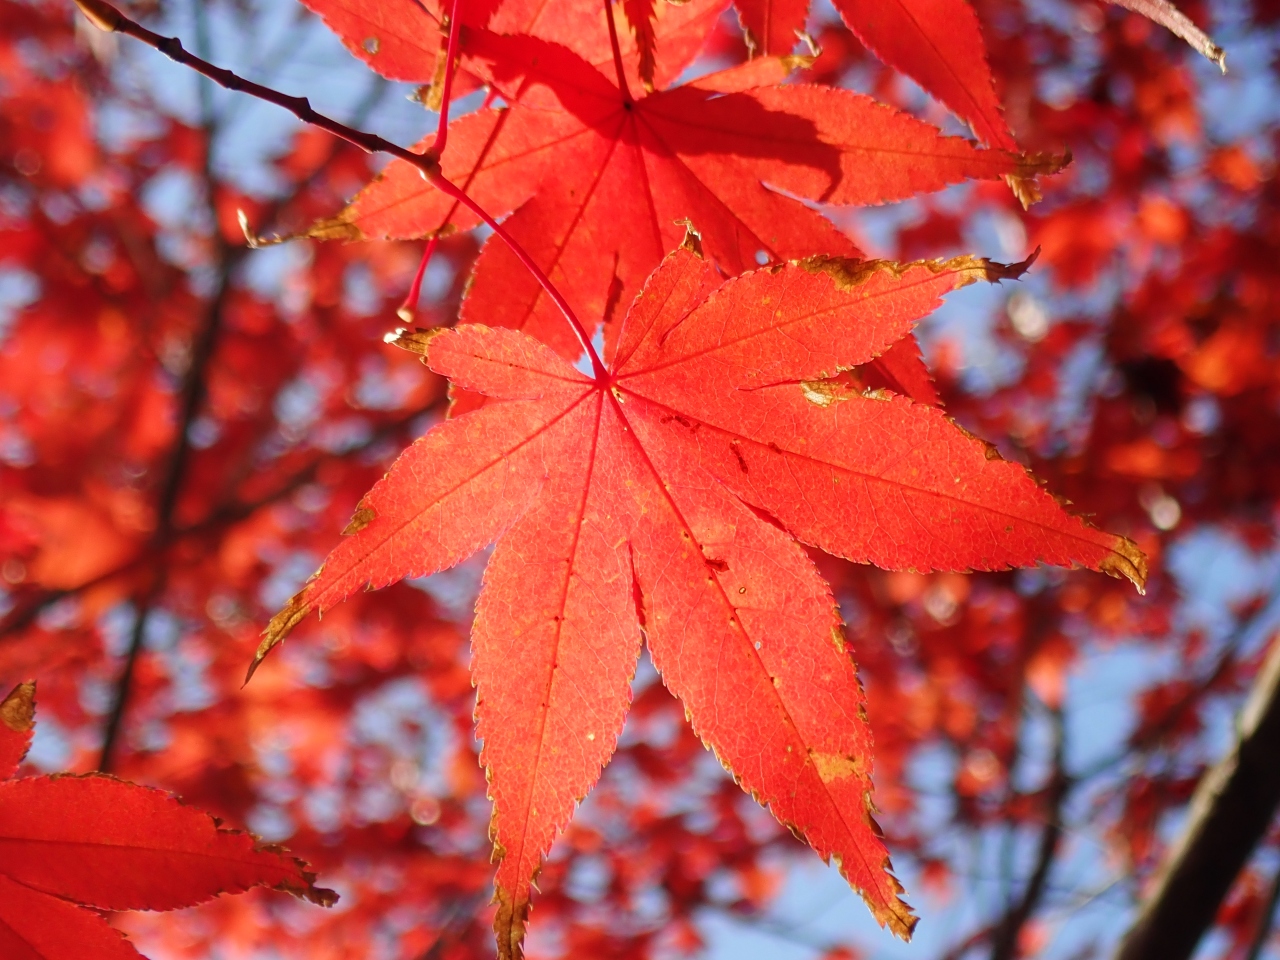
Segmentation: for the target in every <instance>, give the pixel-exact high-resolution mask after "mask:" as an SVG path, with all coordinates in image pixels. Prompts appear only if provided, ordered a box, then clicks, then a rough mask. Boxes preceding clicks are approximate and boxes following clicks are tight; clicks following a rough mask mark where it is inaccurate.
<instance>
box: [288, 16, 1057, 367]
mask: <svg viewBox="0 0 1280 960" xmlns="http://www.w3.org/2000/svg"><path fill="white" fill-rule="evenodd" d="M695 3H696V0H695ZM690 6H693V4H691V5H690ZM662 8H663V9H664V10H665V8H666V5H662ZM677 9H680V8H677ZM602 16H603V15H602V14H601V17H602ZM670 16H671V14H665V13H664V16H663V17H662V18H660V19H659V20H658V21H657V27H656V29H657V31H658V32H657V38H658V39H657V44H658V45H657V51H658V56H659V65H660V66H661V64H662V62H663V59H662V58H663V56H664V50H665V48H666V43H667V39H666V38H667V34H665V33H664V32H663V29H664V28H663V24H664V23H666V20H667V18H668V17H670ZM579 32H580V34H581V36H583V37H585V38H586V39H585V40H580V41H578V42H577V44H576V47H575V48H574V49H570V48H569V47H568V46H566V45H563V44H561V43H557V42H551V41H549V40H547V39H545V38H544V37H539V36H532V35H520V36H504V35H499V34H497V33H495V32H489V31H482V30H469V31H468V32H467V33H466V35H465V39H464V49H465V50H466V51H467V53H468V55H467V56H466V57H464V63H465V64H466V65H467V66H468V68H469V69H471V70H472V71H473V72H475V73H476V74H477V75H478V76H481V77H483V78H484V79H485V80H486V81H487V82H489V83H490V84H491V85H492V86H493V88H494V89H495V90H496V91H497V92H498V93H500V95H501V96H502V98H503V99H504V100H505V101H506V103H507V106H505V107H503V108H495V109H485V110H481V111H479V112H477V113H473V114H470V115H468V116H465V117H462V118H461V119H459V120H456V121H455V122H454V123H453V124H452V125H451V127H450V131H451V132H450V134H449V146H448V150H447V151H446V152H445V155H444V157H443V159H442V167H443V172H444V173H445V175H446V176H447V177H449V178H450V179H451V180H453V181H454V182H455V183H457V184H459V185H460V186H461V187H463V188H464V189H465V190H466V191H467V192H468V193H469V194H470V196H471V197H472V198H473V199H474V200H475V201H476V202H477V203H479V204H480V206H481V207H483V208H484V209H486V210H487V211H488V212H489V213H490V214H493V215H495V216H501V215H503V214H506V213H508V212H511V211H514V212H512V213H511V216H510V217H509V219H508V220H507V223H506V227H507V229H508V230H509V231H510V233H511V235H512V236H513V237H514V238H515V240H516V241H517V242H519V243H520V244H521V245H522V246H523V247H524V248H525V249H526V250H527V251H529V253H530V254H531V255H532V257H533V259H534V260H535V261H537V262H538V264H539V265H540V266H541V267H542V268H543V269H544V270H545V271H546V273H547V274H548V275H549V276H550V278H551V280H552V282H553V283H554V284H555V285H556V287H557V288H558V289H559V290H560V292H561V293H562V294H564V296H565V297H566V298H567V300H568V301H569V303H570V304H571V305H572V306H573V308H574V309H575V310H576V311H579V312H580V313H582V314H583V315H586V316H592V317H602V318H603V319H604V323H605V328H606V330H605V333H606V340H608V341H610V342H611V341H612V339H613V337H614V336H615V335H616V330H615V329H614V327H615V326H616V324H615V323H613V320H614V318H615V317H616V316H618V314H619V311H620V308H621V307H622V306H624V305H625V304H627V303H629V302H630V301H631V299H632V298H633V297H634V296H635V294H636V292H637V291H638V290H639V288H640V285H641V283H642V282H643V280H644V278H645V277H646V276H647V275H648V274H649V273H650V271H652V270H653V269H654V268H655V267H656V266H657V264H658V263H659V262H660V260H661V258H662V254H663V252H664V251H665V250H669V249H671V248H672V247H674V246H675V245H676V244H677V243H679V242H680V238H681V235H682V233H681V231H682V230H683V227H682V226H681V225H680V224H681V223H682V222H683V221H684V220H686V219H692V220H693V221H694V222H696V223H697V224H698V227H699V230H700V231H701V232H702V236H703V239H704V243H705V248H706V252H707V256H708V257H709V258H710V259H711V260H713V261H714V262H715V263H716V264H717V265H718V266H719V268H720V269H721V270H723V271H724V272H725V273H726V274H727V275H735V274H738V273H741V272H742V271H743V270H745V269H748V268H750V267H753V266H755V265H756V264H758V263H760V262H766V261H773V262H777V261H782V260H785V259H789V258H797V257H804V256H810V255H815V254H819V253H825V254H837V255H853V254H855V253H856V250H855V248H854V246H853V244H852V243H851V242H850V241H849V239H848V238H847V237H845V236H844V235H843V234H842V233H840V232H839V231H838V230H836V229H835V228H834V227H833V226H832V224H831V223H830V222H829V221H828V220H826V219H825V218H824V217H823V216H822V215H821V214H820V213H818V212H817V211H816V210H815V209H813V208H812V206H810V205H809V204H811V203H813V202H822V203H829V204H839V205H863V204H876V203H883V202H887V201H890V200H897V199H902V198H904V197H909V196H912V195H914V194H917V193H921V192H927V191H933V190H938V189H941V188H943V187H945V186H947V185H948V184H952V183H957V182H959V181H961V180H965V179H974V178H985V179H991V178H1000V177H1016V178H1022V179H1025V178H1029V177H1033V176H1034V175H1035V174H1038V173H1044V172H1049V171H1053V170H1055V169H1057V168H1058V167H1059V165H1060V163H1061V161H1060V159H1057V158H1051V157H1024V156H1020V155H1018V154H1014V153H1011V152H1008V151H1005V150H999V149H990V150H984V149H980V148H979V147H977V146H976V145H975V144H974V143H972V142H970V141H968V140H965V139H962V138H957V137H946V136H943V135H942V134H941V133H940V132H939V131H938V130H936V129H935V128H933V127H931V126H929V125H928V124H925V123H922V122H920V121H918V120H915V119H913V118H911V117H909V116H907V115H905V114H902V113H899V112H897V111H895V110H893V109H891V108H889V107H887V106H885V105H883V104H878V103H876V102H875V101H873V100H871V99H869V98H867V97H864V96H861V95H859V94H856V93H853V92H851V91H848V90H841V89H835V88H830V87H821V86H814V85H805V84H791V85H780V82H781V81H782V80H783V79H785V77H786V76H787V74H788V72H789V69H790V67H791V65H792V61H788V60H782V59H777V58H772V59H770V58H760V59H757V60H755V61H752V62H750V63H748V64H745V65H743V66H740V67H737V68H734V69H731V70H727V71H724V72H721V73H717V74H712V75H710V76H707V77H703V78H701V79H698V80H695V81H693V82H691V83H688V84H684V85H682V86H676V87H666V88H662V84H663V83H664V82H669V81H670V78H671V76H672V74H671V71H670V70H663V69H659V70H658V72H657V74H656V79H657V81H658V86H659V89H657V90H655V92H653V93H651V94H644V91H643V89H642V88H641V87H640V86H639V85H638V84H636V82H635V80H634V79H630V78H629V79H628V80H627V85H628V90H627V91H624V90H622V89H621V88H620V86H619V84H618V79H617V77H616V75H615V71H614V70H613V67H612V65H611V64H610V63H609V62H608V61H607V60H605V59H604V58H603V57H597V58H593V56H590V55H588V54H586V53H583V52H582V51H584V50H585V51H590V50H592V49H601V48H602V43H601V42H600V41H596V40H592V39H591V37H592V31H591V30H589V29H585V30H580V31H579ZM599 35H600V36H604V29H603V24H601V25H600V31H599ZM681 35H683V34H681ZM693 49H696V47H695V48H693ZM668 56H669V55H668ZM634 60H635V57H634V56H631V57H628V58H627V62H628V63H630V64H632V65H631V66H629V67H628V70H627V72H628V73H630V74H632V76H634ZM680 61H681V58H680V57H676V58H675V59H674V60H671V61H670V62H672V63H679V62H680ZM642 94H644V95H642ZM429 143H430V141H426V142H424V143H423V144H422V148H423V149H425V148H426V147H427V146H429ZM476 222H477V220H476V218H475V216H474V215H472V214H470V213H468V212H467V211H465V210H462V209H459V207H458V205H457V204H456V203H455V202H454V201H452V200H451V199H450V198H448V197H447V196H445V195H444V194H441V193H439V192H438V191H436V190H434V188H432V187H431V186H430V185H428V184H427V183H426V182H424V180H423V179H422V177H421V176H420V175H419V173H418V171H417V170H416V169H414V168H413V167H412V166H411V165H409V164H406V163H403V162H394V163H392V164H391V165H390V166H389V167H388V168H387V170H386V171H385V173H384V174H383V175H382V176H381V177H380V178H379V179H378V180H377V181H376V182H375V183H373V184H372V185H371V186H369V187H368V188H367V189H366V190H365V191H364V192H362V193H361V194H360V195H359V197H357V198H356V200H355V201H354V202H353V203H352V204H351V205H350V206H349V207H348V208H347V209H346V210H344V211H343V212H342V213H341V214H340V215H339V216H338V217H337V218H335V219H333V220H330V221H326V222H324V223H321V224H319V225H317V227H316V228H315V229H314V230H313V235H315V236H320V237H340V238H347V239H360V238H372V237H383V238H409V237H422V236H428V235H431V234H435V233H439V232H441V231H447V230H453V229H464V228H468V227H471V226H473V225H474V224H475V223H476ZM463 318H464V319H465V320H469V321H476V322H483V323H485V324H487V325H490V326H505V327H512V328H515V329H522V330H524V331H525V332H527V333H530V334H531V335H532V336H534V337H536V338H537V339H539V340H542V341H543V342H545V343H547V344H549V345H551V346H552V347H553V348H554V349H557V350H558V351H560V352H561V353H562V354H564V355H565V356H569V357H576V355H577V351H578V350H579V349H580V348H579V346H578V345H577V343H576V342H575V341H574V340H573V339H572V338H571V337H570V336H569V335H568V332H567V329H566V328H565V326H564V324H563V322H562V320H561V319H560V317H559V316H558V314H557V312H556V310H555V308H554V306H553V305H552V303H551V302H550V300H549V299H548V298H547V296H546V294H545V292H544V291H543V290H542V289H541V288H540V287H539V286H538V284H537V282H536V281H535V280H534V279H533V278H532V277H531V276H530V275H529V273H528V271H526V270H524V269H523V268H522V267H521V266H520V264H519V263H518V262H517V260H516V259H515V257H514V256H513V255H512V254H511V252H510V251H509V250H508V249H507V248H506V247H505V246H503V245H502V244H501V243H500V242H494V241H493V240H491V241H490V242H489V243H488V244H486V247H485V249H484V251H483V252H482V254H481V256H480V259H479V261H478V263H477V265H476V268H475V272H474V275H473V281H472V286H471V288H470V293H469V296H468V299H467V300H466V302H465V304H464V308H463Z"/></svg>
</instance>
